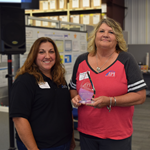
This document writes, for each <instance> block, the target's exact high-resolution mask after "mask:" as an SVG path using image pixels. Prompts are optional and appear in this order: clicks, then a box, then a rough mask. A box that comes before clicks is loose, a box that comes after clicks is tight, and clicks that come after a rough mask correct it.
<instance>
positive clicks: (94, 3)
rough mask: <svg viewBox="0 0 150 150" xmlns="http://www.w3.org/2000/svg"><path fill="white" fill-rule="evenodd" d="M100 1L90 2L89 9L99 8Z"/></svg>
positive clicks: (93, 0) (92, 0)
mask: <svg viewBox="0 0 150 150" xmlns="http://www.w3.org/2000/svg"><path fill="white" fill-rule="evenodd" d="M101 4H102V2H101V0H91V8H96V7H101Z"/></svg>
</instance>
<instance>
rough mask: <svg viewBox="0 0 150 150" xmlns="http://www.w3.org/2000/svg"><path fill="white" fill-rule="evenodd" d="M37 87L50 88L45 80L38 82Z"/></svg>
mask: <svg viewBox="0 0 150 150" xmlns="http://www.w3.org/2000/svg"><path fill="white" fill-rule="evenodd" d="M39 87H40V88H41V89H50V86H49V84H48V83H47V82H41V83H39Z"/></svg>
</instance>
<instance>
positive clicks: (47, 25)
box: [40, 17, 50, 27]
mask: <svg viewBox="0 0 150 150" xmlns="http://www.w3.org/2000/svg"><path fill="white" fill-rule="evenodd" d="M40 18H44V19H50V17H40ZM42 27H50V22H47V21H42Z"/></svg>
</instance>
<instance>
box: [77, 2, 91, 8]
mask: <svg viewBox="0 0 150 150" xmlns="http://www.w3.org/2000/svg"><path fill="white" fill-rule="evenodd" d="M90 7H91V0H80V8H90Z"/></svg>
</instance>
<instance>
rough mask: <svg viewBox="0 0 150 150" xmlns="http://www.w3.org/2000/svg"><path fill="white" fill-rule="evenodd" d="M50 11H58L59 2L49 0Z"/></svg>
mask: <svg viewBox="0 0 150 150" xmlns="http://www.w3.org/2000/svg"><path fill="white" fill-rule="evenodd" d="M49 9H50V10H56V9H58V2H57V0H49Z"/></svg>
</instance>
